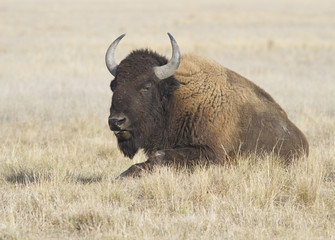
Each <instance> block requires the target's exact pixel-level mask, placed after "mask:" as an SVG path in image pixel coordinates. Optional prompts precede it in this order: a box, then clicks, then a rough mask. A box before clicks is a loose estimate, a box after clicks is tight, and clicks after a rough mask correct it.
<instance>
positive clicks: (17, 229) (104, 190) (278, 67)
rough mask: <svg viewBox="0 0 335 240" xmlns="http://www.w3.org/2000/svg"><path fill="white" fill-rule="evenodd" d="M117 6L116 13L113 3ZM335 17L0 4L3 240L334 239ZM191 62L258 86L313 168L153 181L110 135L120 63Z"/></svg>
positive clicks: (299, 5) (253, 9)
mask: <svg viewBox="0 0 335 240" xmlns="http://www.w3.org/2000/svg"><path fill="white" fill-rule="evenodd" d="M121 2H122V3H121ZM334 16H335V7H334V2H333V1H332V0H319V1H311V0H309V1H302V0H297V1H290V0H283V1H277V2H271V3H270V2H269V1H265V0H256V1H247V0H244V1H234V2H231V1H226V0H223V1H222V0H217V1H215V0H208V1H200V0H195V1H192V4H190V3H188V2H186V1H177V0H171V1H165V2H162V3H160V2H157V1H153V0H145V1H130V0H126V1H107V0H97V1H89V0H84V1H79V0H73V1H65V0H60V1H51V0H31V1H29V2H28V1H23V0H2V1H0V20H1V21H0V32H1V34H0V133H1V135H0V141H1V145H0V239H332V238H334V236H335V210H334V209H335V159H334V156H335V150H334V149H335V98H334V92H335V68H334V66H335V41H334V39H335V30H334V29H335V17H334ZM167 32H170V33H172V34H173V36H174V37H175V39H176V40H177V42H178V44H179V46H180V49H181V52H182V53H190V52H193V53H197V54H199V55H203V56H206V57H209V58H212V59H214V60H216V61H217V62H219V63H221V64H222V65H224V66H226V67H228V68H230V69H232V70H234V71H236V72H238V73H240V74H241V75H243V76H245V77H247V78H248V79H250V80H252V81H254V82H255V83H256V84H258V85H259V86H261V87H262V88H263V89H265V90H266V91H267V92H269V93H270V94H271V95H272V96H273V97H274V98H275V99H276V101H277V102H278V103H279V104H280V105H281V106H282V107H283V108H284V109H285V110H286V112H287V113H288V115H289V117H290V119H291V120H292V121H293V122H294V123H296V125H297V126H298V127H299V128H300V129H301V130H302V131H303V132H304V133H305V134H306V137H307V138H308V140H309V143H310V156H309V157H308V158H304V159H300V160H298V161H297V162H296V163H295V164H293V165H292V166H291V167H289V168H284V167H283V166H280V165H279V164H277V161H276V159H275V158H273V157H271V156H268V157H265V158H263V159H257V158H254V157H250V158H244V159H239V161H238V163H237V164H236V165H233V166H230V167H228V166H226V167H223V166H222V167H219V166H211V167H209V168H201V167H199V168H196V169H195V170H194V171H193V172H189V171H187V170H181V171H175V170H173V169H169V168H161V169H157V170H156V171H155V172H154V173H153V174H148V175H146V176H144V177H143V178H140V179H128V180H126V181H114V180H113V179H114V177H116V176H117V175H118V174H120V173H121V172H122V171H124V170H125V169H127V168H128V167H129V166H130V165H132V164H133V163H135V162H140V161H144V160H145V156H144V154H143V153H139V154H138V155H137V156H136V157H135V159H134V160H129V159H127V158H125V157H123V156H122V154H121V153H120V152H119V150H118V149H117V146H116V139H115V137H114V136H113V134H112V133H111V132H110V130H109V128H108V125H107V117H108V115H109V107H110V101H111V94H112V93H111V92H110V89H109V84H110V81H111V80H112V76H111V75H110V73H109V72H108V70H107V69H106V66H105V63H104V54H105V51H106V49H107V47H108V46H109V44H110V43H111V42H112V41H113V40H114V39H115V38H116V37H118V36H119V35H121V34H122V33H126V34H127V35H126V37H125V38H124V39H123V40H122V42H121V43H120V44H119V47H118V49H117V53H116V58H117V59H118V60H119V61H120V60H121V59H122V58H123V57H125V56H126V55H127V54H128V53H129V52H130V51H131V50H134V49H137V48H146V47H147V48H151V49H153V50H155V51H157V52H159V53H161V54H164V55H166V56H167V57H170V55H171V47H170V43H169V39H168V36H167V35H166V33H167Z"/></svg>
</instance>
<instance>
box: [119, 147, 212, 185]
mask: <svg viewBox="0 0 335 240" xmlns="http://www.w3.org/2000/svg"><path fill="white" fill-rule="evenodd" d="M214 160H215V156H214V154H213V153H212V151H208V150H207V151H206V149H205V148H200V147H199V148H176V149H165V150H159V151H157V152H155V153H154V154H153V155H152V156H150V157H149V159H148V160H147V161H146V162H143V163H138V164H134V165H133V166H131V167H130V168H129V169H128V170H126V171H125V172H123V173H122V174H121V175H120V176H119V177H117V178H116V179H120V178H125V177H139V176H141V174H142V172H143V171H151V170H152V169H153V168H154V167H155V166H173V167H191V166H194V165H199V164H200V165H207V164H208V163H210V162H214Z"/></svg>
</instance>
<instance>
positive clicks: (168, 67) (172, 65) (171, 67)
mask: <svg viewBox="0 0 335 240" xmlns="http://www.w3.org/2000/svg"><path fill="white" fill-rule="evenodd" d="M168 35H169V38H170V41H171V45H172V57H171V59H170V61H169V62H168V63H167V64H165V65H163V66H159V67H154V72H155V74H156V76H157V77H158V78H159V79H160V80H163V79H165V78H168V77H171V76H172V75H173V74H174V73H175V72H176V71H177V69H178V67H179V64H180V51H179V47H178V44H177V42H176V40H175V39H174V38H173V37H172V35H171V34H170V33H168Z"/></svg>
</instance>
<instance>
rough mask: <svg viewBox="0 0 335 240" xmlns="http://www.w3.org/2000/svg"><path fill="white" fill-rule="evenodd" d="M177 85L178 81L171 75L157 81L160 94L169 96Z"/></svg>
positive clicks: (178, 84)
mask: <svg viewBox="0 0 335 240" xmlns="http://www.w3.org/2000/svg"><path fill="white" fill-rule="evenodd" d="M179 86H180V83H179V82H178V81H177V80H176V79H174V78H173V77H172V78H171V77H170V78H167V79H164V80H161V81H160V82H159V91H160V93H161V95H162V96H170V95H171V94H172V93H173V92H174V91H176V90H177V89H178V88H179Z"/></svg>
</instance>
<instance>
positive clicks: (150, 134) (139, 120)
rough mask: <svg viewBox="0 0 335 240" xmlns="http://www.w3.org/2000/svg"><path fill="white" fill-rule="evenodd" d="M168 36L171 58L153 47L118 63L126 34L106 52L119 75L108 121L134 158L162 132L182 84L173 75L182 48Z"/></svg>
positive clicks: (110, 67)
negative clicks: (172, 98)
mask: <svg viewBox="0 0 335 240" xmlns="http://www.w3.org/2000/svg"><path fill="white" fill-rule="evenodd" d="M168 35H169V37H170V40H171V45H172V57H171V60H170V61H167V59H166V58H165V57H162V56H160V55H158V54H157V53H155V52H152V51H150V50H136V51H133V52H132V53H130V54H129V55H128V56H127V57H126V58H125V59H124V60H122V61H121V63H120V64H117V63H116V62H115V60H114V52H115V49H116V47H117V45H118V43H119V41H120V40H121V39H122V38H123V37H124V36H125V35H124V34H123V35H121V36H120V37H118V38H117V39H116V40H115V41H114V42H113V43H112V44H111V45H110V47H109V48H108V50H107V53H106V59H105V60H106V65H107V68H108V70H109V71H110V73H111V74H112V75H113V76H114V77H115V78H114V80H112V81H111V84H110V87H111V90H112V91H113V97H112V105H111V108H110V116H109V118H108V123H109V127H110V129H111V130H112V131H113V132H114V134H115V135H116V137H117V140H118V145H119V148H120V150H121V151H122V152H123V154H124V155H125V156H127V157H130V158H132V157H133V156H134V155H135V154H136V152H137V151H138V149H139V148H144V149H146V146H147V145H148V144H149V142H150V140H152V139H153V138H155V137H157V134H160V133H162V131H161V129H163V128H164V124H165V120H166V117H167V113H168V103H169V99H170V96H171V94H172V93H173V91H175V90H176V89H178V87H179V82H178V81H177V80H176V79H175V78H174V77H173V74H174V73H175V72H176V71H177V69H178V67H179V63H180V52H179V47H178V45H177V43H176V41H175V40H174V38H173V37H172V36H171V35H170V34H169V33H168Z"/></svg>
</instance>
